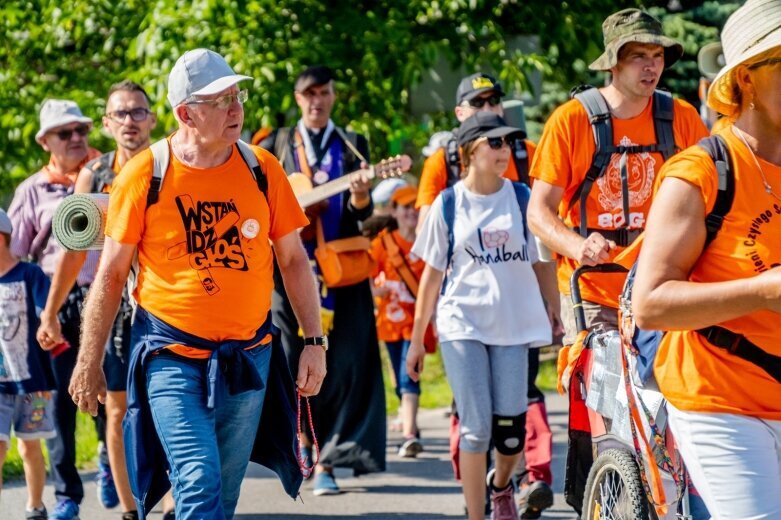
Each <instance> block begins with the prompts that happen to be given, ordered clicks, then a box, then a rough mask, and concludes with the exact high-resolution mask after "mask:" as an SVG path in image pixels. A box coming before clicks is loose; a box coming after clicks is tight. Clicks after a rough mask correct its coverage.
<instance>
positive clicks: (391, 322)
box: [370, 231, 425, 341]
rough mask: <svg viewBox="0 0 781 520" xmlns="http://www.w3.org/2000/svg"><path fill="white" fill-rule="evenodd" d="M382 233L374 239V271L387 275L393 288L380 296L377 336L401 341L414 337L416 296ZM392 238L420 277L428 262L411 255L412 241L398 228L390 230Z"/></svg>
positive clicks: (389, 285) (390, 287) (375, 275)
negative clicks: (405, 279) (408, 287)
mask: <svg viewBox="0 0 781 520" xmlns="http://www.w3.org/2000/svg"><path fill="white" fill-rule="evenodd" d="M387 233H388V232H387V231H383V232H382V233H380V235H379V236H377V237H376V238H375V239H374V240H373V241H372V248H371V251H370V253H371V255H372V257H373V258H374V260H376V261H377V267H376V269H375V270H374V273H372V278H376V277H377V276H379V275H380V273H382V275H383V276H384V277H385V282H384V285H385V287H386V288H387V289H388V290H389V291H388V294H387V295H385V296H383V297H381V298H377V299H376V300H377V337H378V338H379V339H381V340H382V341H401V340H404V339H406V340H408V339H411V338H412V322H413V319H414V317H415V297H414V296H413V295H412V294H411V293H410V292H409V289H407V286H406V285H405V283H404V281H403V280H402V279H401V276H400V275H399V273H398V271H397V270H396V268H395V267H394V266H393V263H392V262H391V260H390V258H389V255H388V251H387V250H386V249H385V245H384V244H383V235H385V234H387ZM390 235H391V238H392V239H393V240H394V241H395V242H396V245H397V246H399V250H400V251H399V253H400V254H402V255H404V258H405V259H406V260H407V265H409V268H410V271H412V274H414V275H415V277H416V278H417V279H418V280H420V276H421V275H422V274H423V268H424V267H425V264H424V263H423V260H421V259H420V258H412V257H410V250H411V249H412V242H408V241H407V240H404V237H402V236H401V234H400V233H399V232H398V231H393V232H391V233H390Z"/></svg>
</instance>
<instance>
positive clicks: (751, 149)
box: [732, 125, 781, 201]
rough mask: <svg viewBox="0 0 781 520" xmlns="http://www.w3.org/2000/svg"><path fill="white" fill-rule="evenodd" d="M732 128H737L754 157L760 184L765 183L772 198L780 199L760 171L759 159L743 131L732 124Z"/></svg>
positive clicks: (763, 173)
mask: <svg viewBox="0 0 781 520" xmlns="http://www.w3.org/2000/svg"><path fill="white" fill-rule="evenodd" d="M732 128H733V129H734V130H737V134H738V137H740V140H741V141H743V144H745V145H746V148H748V151H749V152H751V158H752V159H754V164H755V165H756V167H757V170H759V174H760V175H761V176H762V184H764V185H765V191H766V192H767V194H768V195H770V196H771V197H773V198H774V199H776V200H778V201H781V197H779V196H778V195H776V192H774V191H773V186H771V185H770V183H769V182H767V177H765V172H764V171H762V166H760V164H759V159H757V156H756V154H755V153H754V149H753V148H751V147H750V146H749V144H748V141H747V140H746V135H745V134H744V133H743V130H741V129H740V128H738V127H737V126H735V125H732Z"/></svg>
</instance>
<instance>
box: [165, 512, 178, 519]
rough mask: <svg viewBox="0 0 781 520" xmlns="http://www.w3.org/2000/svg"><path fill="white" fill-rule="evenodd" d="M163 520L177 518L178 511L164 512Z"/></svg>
mask: <svg viewBox="0 0 781 520" xmlns="http://www.w3.org/2000/svg"><path fill="white" fill-rule="evenodd" d="M163 520H176V513H175V512H174V511H168V512H167V513H163Z"/></svg>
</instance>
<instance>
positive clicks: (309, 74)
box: [295, 65, 334, 92]
mask: <svg viewBox="0 0 781 520" xmlns="http://www.w3.org/2000/svg"><path fill="white" fill-rule="evenodd" d="M333 79H334V73H333V71H332V70H331V69H329V68H328V67H326V66H325V65H314V66H312V67H309V68H307V69H306V70H305V71H304V72H302V73H301V74H299V75H298V77H297V78H296V86H295V89H296V92H303V91H305V90H306V89H308V88H309V87H312V86H315V85H325V84H326V83H328V82H329V81H333Z"/></svg>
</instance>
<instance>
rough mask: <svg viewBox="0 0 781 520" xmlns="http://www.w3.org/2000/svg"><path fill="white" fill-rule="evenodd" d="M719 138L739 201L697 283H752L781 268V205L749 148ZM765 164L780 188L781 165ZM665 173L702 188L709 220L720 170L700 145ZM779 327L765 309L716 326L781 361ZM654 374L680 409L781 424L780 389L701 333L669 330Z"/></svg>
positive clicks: (704, 258) (695, 276)
mask: <svg viewBox="0 0 781 520" xmlns="http://www.w3.org/2000/svg"><path fill="white" fill-rule="evenodd" d="M718 135H719V136H721V137H724V138H725V139H726V142H727V147H728V148H729V151H730V155H731V157H732V166H733V172H734V175H735V198H734V200H733V203H732V209H731V210H730V212H729V213H728V214H727V216H726V218H725V219H724V223H723V224H722V227H721V230H719V232H718V234H717V235H716V238H715V239H714V240H713V242H711V244H710V245H709V246H708V247H707V248H706V249H705V250H704V251H703V252H702V254H701V255H700V257H699V259H698V260H697V262H696V263H695V264H694V267H693V269H692V271H691V274H690V275H689V280H690V281H692V282H700V283H713V282H723V281H727V280H740V279H744V278H751V277H754V276H757V275H758V274H759V273H760V272H764V271H766V270H768V269H770V268H771V267H773V266H777V265H779V264H781V202H779V201H778V200H777V199H776V198H774V197H773V196H772V195H770V194H768V193H767V192H766V191H765V187H764V184H763V183H762V177H761V175H760V174H759V172H758V171H757V168H756V165H755V163H754V158H753V157H752V155H751V151H750V150H749V149H748V148H746V146H745V145H744V144H743V142H742V141H741V140H740V138H739V137H737V136H736V135H735V134H734V133H733V131H732V127H731V126H729V127H727V128H725V129H724V130H722V131H720V132H719V133H718ZM759 163H760V166H761V168H762V171H763V172H764V173H765V176H766V177H767V178H768V179H769V180H770V181H771V183H772V184H773V185H774V187H775V186H776V185H779V184H781V167H779V166H775V165H773V164H771V163H768V162H766V161H763V160H761V159H759ZM661 176H662V179H665V178H667V177H675V178H678V179H683V180H685V181H686V182H689V183H691V184H693V185H694V186H695V187H697V189H699V190H700V192H701V193H702V198H703V200H704V201H705V214H704V215H703V219H704V218H705V215H707V214H708V213H710V212H711V211H712V210H713V205H714V203H715V200H716V195H717V191H718V177H717V173H716V167H715V165H714V163H713V160H712V159H711V158H710V157H709V156H708V155H707V153H706V152H705V151H704V150H702V149H701V148H700V147H698V146H696V147H693V148H690V149H689V150H686V151H684V152H682V153H681V154H679V155H677V156H675V157H674V158H673V159H671V160H670V161H669V162H668V163H667V164H665V167H664V168H663V169H662V172H661ZM779 323H781V315H779V313H776V312H772V311H767V310H764V311H757V312H753V313H751V314H747V315H745V316H742V317H740V318H735V319H733V320H729V321H725V322H723V323H719V324H718V325H719V326H720V327H723V328H725V329H728V330H731V331H732V332H735V333H738V334H742V335H744V336H745V337H746V338H747V339H748V340H749V341H751V342H752V343H754V344H755V345H757V346H758V347H759V348H761V349H762V350H764V351H766V352H768V353H770V354H773V355H776V356H781V343H779V339H778V326H779ZM654 374H655V375H656V380H657V382H658V383H659V388H660V389H661V390H662V393H663V394H664V396H665V397H666V398H667V399H668V400H669V401H670V402H671V403H672V404H673V405H674V406H675V407H676V408H679V409H681V410H687V411H697V412H715V413H729V414H740V415H747V416H752V417H760V418H763V419H769V420H774V421H778V420H781V385H779V383H778V382H777V381H776V380H775V379H773V378H772V377H771V376H770V375H769V374H768V373H767V372H765V371H764V370H762V369H761V368H759V367H758V366H757V365H755V364H753V363H751V362H750V361H746V360H744V359H741V358H739V357H737V356H735V355H733V354H730V353H729V352H728V351H727V350H725V349H722V348H717V347H714V346H712V345H711V344H710V343H708V342H707V340H705V339H704V338H703V337H702V336H700V335H699V334H698V333H697V332H694V331H670V332H667V333H666V334H665V336H664V339H663V340H662V343H661V344H660V345H659V350H658V352H657V354H656V361H655V363H654Z"/></svg>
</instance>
